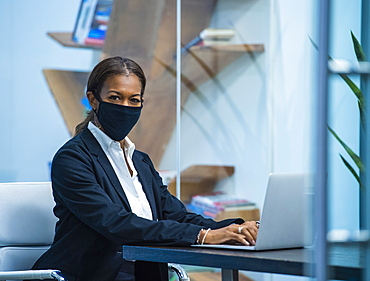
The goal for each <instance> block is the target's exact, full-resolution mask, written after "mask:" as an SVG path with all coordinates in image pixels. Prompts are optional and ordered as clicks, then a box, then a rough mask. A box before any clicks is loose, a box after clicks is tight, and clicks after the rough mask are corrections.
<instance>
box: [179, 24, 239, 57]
mask: <svg viewBox="0 0 370 281" xmlns="http://www.w3.org/2000/svg"><path fill="white" fill-rule="evenodd" d="M234 35H235V31H234V29H225V28H224V29H218V28H206V29H204V30H202V31H201V32H200V33H199V35H198V36H197V37H195V38H194V39H193V40H191V41H190V42H189V43H188V44H186V45H185V46H184V47H183V48H182V49H181V53H185V52H187V51H189V49H190V48H191V47H193V46H213V45H227V44H230V41H231V39H232V38H233V37H234Z"/></svg>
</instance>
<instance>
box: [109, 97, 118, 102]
mask: <svg viewBox="0 0 370 281" xmlns="http://www.w3.org/2000/svg"><path fill="white" fill-rule="evenodd" d="M109 99H110V100H114V101H118V100H120V97H119V96H109Z"/></svg>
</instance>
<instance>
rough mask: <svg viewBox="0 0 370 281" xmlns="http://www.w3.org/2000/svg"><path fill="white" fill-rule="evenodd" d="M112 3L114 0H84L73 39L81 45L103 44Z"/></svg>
mask: <svg viewBox="0 0 370 281" xmlns="http://www.w3.org/2000/svg"><path fill="white" fill-rule="evenodd" d="M112 5H113V0H82V1H81V4H80V9H79V12H78V16H77V20H76V24H75V28H74V31H73V35H72V40H73V41H74V42H76V43H77V44H81V45H93V46H101V45H103V44H104V40H105V34H106V31H107V29H108V22H109V18H110V14H111V11H112Z"/></svg>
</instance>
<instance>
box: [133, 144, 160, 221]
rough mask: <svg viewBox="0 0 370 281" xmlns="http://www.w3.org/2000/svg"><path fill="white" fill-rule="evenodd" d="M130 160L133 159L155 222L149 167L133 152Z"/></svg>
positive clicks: (155, 215) (155, 210) (156, 217)
mask: <svg viewBox="0 0 370 281" xmlns="http://www.w3.org/2000/svg"><path fill="white" fill-rule="evenodd" d="M132 158H133V162H134V165H135V168H136V171H137V173H138V175H139V179H140V182H141V185H142V187H143V190H144V192H145V194H146V198H147V199H148V201H149V204H150V208H151V209H152V214H153V220H157V219H158V215H157V208H156V203H155V196H154V192H153V176H152V173H151V170H150V167H149V165H148V164H147V163H145V162H144V161H143V156H142V155H140V154H139V153H137V152H136V151H135V152H134V155H133V157H132Z"/></svg>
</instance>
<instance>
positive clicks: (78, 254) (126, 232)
mask: <svg viewBox="0 0 370 281" xmlns="http://www.w3.org/2000/svg"><path fill="white" fill-rule="evenodd" d="M133 163H134V165H135V168H136V170H137V172H138V175H139V179H140V182H141V184H142V186H143V190H144V192H145V194H146V196H147V198H148V201H149V204H150V207H151V209H152V213H153V220H147V219H144V218H141V217H138V216H136V215H135V214H134V213H132V212H131V208H130V205H129V203H128V200H127V198H126V196H125V193H124V191H123V189H122V187H121V185H120V182H119V180H118V178H117V176H116V174H115V172H114V170H113V168H112V166H111V165H110V162H109V160H108V158H107V156H106V155H105V153H104V151H103V150H102V149H101V147H100V145H99V143H98V142H97V140H96V139H95V137H94V136H93V135H92V134H91V132H90V131H89V130H88V129H85V130H84V131H83V132H82V133H80V134H79V135H77V136H75V137H74V138H72V139H71V140H70V141H68V142H67V143H66V144H65V145H64V146H63V147H62V148H61V149H60V150H59V151H58V152H57V153H56V155H55V156H54V159H53V162H52V172H51V177H52V186H53V195H54V199H55V202H56V206H55V208H54V213H55V215H56V216H57V217H58V218H59V221H58V222H57V225H56V233H55V237H54V242H53V244H52V246H51V248H50V249H49V250H48V251H47V252H46V253H45V254H44V255H43V256H41V257H40V259H39V260H38V261H37V262H36V263H35V265H34V267H33V268H35V269H36V268H39V269H42V268H56V269H59V270H61V271H62V272H63V273H64V274H66V276H67V277H69V279H70V281H73V280H76V281H83V280H89V281H94V280H96V281H102V280H104V281H105V280H106V281H109V280H114V278H115V276H116V275H117V273H118V271H119V269H120V267H121V264H122V262H123V260H122V258H121V254H120V253H119V251H120V248H121V246H122V245H165V246H171V245H173V246H189V245H191V244H193V243H194V242H195V240H196V237H197V234H198V233H199V231H200V230H201V229H202V228H208V227H210V228H212V229H215V228H220V227H224V226H226V225H229V224H231V223H234V222H235V223H242V222H243V220H241V219H237V220H224V221H221V222H215V221H213V220H211V219H205V218H203V217H202V216H199V215H196V214H194V213H189V212H187V210H186V208H185V207H184V205H183V204H182V203H181V202H180V201H179V200H178V199H177V198H176V197H174V196H172V195H171V194H170V193H169V192H168V190H167V187H166V186H165V185H163V183H162V179H161V178H160V176H159V174H158V173H157V172H156V170H155V168H154V166H153V164H152V162H151V160H150V158H149V157H148V155H147V154H145V153H143V152H139V151H135V152H134V154H133Z"/></svg>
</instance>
